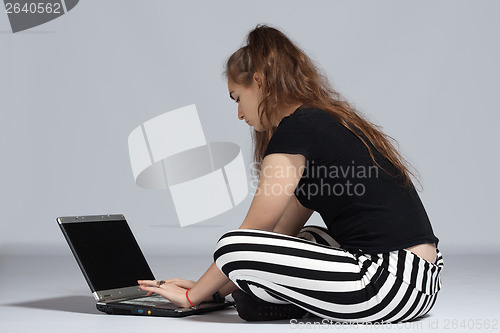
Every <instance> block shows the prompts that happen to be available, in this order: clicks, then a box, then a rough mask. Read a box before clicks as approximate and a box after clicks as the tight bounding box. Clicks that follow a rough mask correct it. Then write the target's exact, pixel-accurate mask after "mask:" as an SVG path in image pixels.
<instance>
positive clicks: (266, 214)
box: [139, 154, 312, 307]
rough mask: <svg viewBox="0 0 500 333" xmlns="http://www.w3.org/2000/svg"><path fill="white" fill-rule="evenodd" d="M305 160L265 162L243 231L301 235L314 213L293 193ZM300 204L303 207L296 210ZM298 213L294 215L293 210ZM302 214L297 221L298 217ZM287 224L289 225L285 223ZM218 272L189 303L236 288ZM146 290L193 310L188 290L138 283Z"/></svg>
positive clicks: (288, 157)
mask: <svg viewBox="0 0 500 333" xmlns="http://www.w3.org/2000/svg"><path fill="white" fill-rule="evenodd" d="M304 166H305V158H304V156H302V155H298V154H294V155H292V154H270V155H268V156H266V157H265V158H264V160H263V161H262V167H261V175H260V178H259V185H258V187H257V191H256V193H255V196H254V198H253V200H252V203H251V205H250V208H249V210H248V213H247V215H246V217H245V219H244V220H243V223H242V224H241V226H240V229H258V230H268V231H276V232H281V233H284V234H293V233H295V232H296V233H298V231H299V230H300V228H301V227H302V226H303V225H304V224H305V222H306V221H307V219H308V218H309V217H310V216H311V214H312V211H311V210H308V209H306V208H305V207H302V208H300V206H301V205H300V203H299V202H298V201H297V200H296V198H295V195H294V190H295V188H296V187H297V184H298V183H299V181H300V178H301V177H302V173H303V171H304ZM296 204H299V205H300V206H297V205H296ZM294 205H296V207H298V208H296V209H297V210H296V211H295V212H294V208H293V206H294ZM296 212H299V213H300V214H302V213H303V215H300V216H299V217H297V216H296V215H295V214H296ZM285 221H286V222H285ZM228 282H230V280H229V279H228V278H227V276H225V275H224V274H223V273H222V272H221V271H220V270H219V268H218V267H217V266H216V265H215V263H212V265H211V266H210V268H209V269H208V270H207V271H206V272H205V274H203V276H202V277H201V278H200V279H199V280H198V282H196V284H195V285H194V286H193V287H192V288H191V290H190V291H189V299H190V300H191V302H192V303H193V304H199V303H201V302H202V301H203V300H206V299H208V298H209V297H210V296H211V295H212V294H214V293H215V292H216V291H217V290H219V289H221V288H223V287H224V288H223V289H224V291H225V292H226V291H227V292H228V293H229V292H230V291H231V290H232V289H234V285H231V284H228ZM139 284H140V285H141V288H142V289H143V290H146V291H149V292H154V293H158V294H160V295H162V296H164V297H165V298H167V299H169V300H170V301H172V302H173V303H175V304H177V305H179V306H184V307H187V306H190V304H189V302H188V300H187V299H186V294H185V293H186V289H185V288H182V287H180V286H178V285H175V284H173V283H166V284H164V285H162V286H161V288H159V287H157V286H156V282H155V281H149V280H148V281H144V280H141V281H139Z"/></svg>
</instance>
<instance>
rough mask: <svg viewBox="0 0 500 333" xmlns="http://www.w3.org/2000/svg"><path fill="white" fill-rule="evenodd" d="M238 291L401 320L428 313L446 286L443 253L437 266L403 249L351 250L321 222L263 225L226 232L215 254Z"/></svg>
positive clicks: (315, 310) (339, 317) (341, 317)
mask: <svg viewBox="0 0 500 333" xmlns="http://www.w3.org/2000/svg"><path fill="white" fill-rule="evenodd" d="M214 260H215V263H216V265H217V267H219V269H220V270H221V271H222V272H223V273H224V274H225V275H226V276H228V277H229V279H230V280H231V281H233V282H234V283H235V284H236V285H237V286H238V287H239V288H240V289H242V290H243V291H245V292H247V293H250V294H253V295H255V296H256V297H258V298H260V299H262V300H264V301H267V302H271V303H293V304H295V305H297V306H299V307H301V308H304V309H306V310H307V311H308V312H310V313H312V314H314V315H317V316H319V317H321V318H326V319H330V320H333V321H338V322H351V323H368V322H382V323H397V322H405V321H410V320H412V319H415V318H418V317H421V316H423V315H425V314H426V313H427V312H429V311H430V309H431V308H432V307H433V305H434V303H435V302H436V298H437V293H438V291H439V290H440V289H441V280H440V272H441V270H442V268H443V257H442V255H441V253H440V252H439V250H437V257H436V260H435V261H434V263H431V262H429V261H427V260H424V259H422V258H420V257H419V256H417V255H415V254H413V253H412V252H410V251H408V250H406V249H403V250H396V251H392V252H387V253H381V254H371V255H370V254H358V253H350V252H348V251H347V250H344V249H342V248H340V245H339V244H338V243H337V242H336V241H335V240H334V239H333V238H332V237H331V236H330V235H329V234H328V233H327V230H326V229H324V228H321V227H315V226H307V227H304V228H303V229H302V230H301V232H300V234H299V235H298V237H291V236H286V235H281V234H277V233H273V232H268V231H261V230H245V229H240V230H234V231H230V232H227V233H226V234H224V235H223V236H222V237H221V239H220V240H219V242H218V243H217V247H216V250H215V253H214Z"/></svg>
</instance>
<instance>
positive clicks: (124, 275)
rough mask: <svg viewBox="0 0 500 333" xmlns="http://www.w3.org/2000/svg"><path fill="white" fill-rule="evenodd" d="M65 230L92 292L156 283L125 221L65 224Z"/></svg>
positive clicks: (63, 226) (62, 225)
mask: <svg viewBox="0 0 500 333" xmlns="http://www.w3.org/2000/svg"><path fill="white" fill-rule="evenodd" d="M61 227H62V228H63V230H64V231H65V233H66V237H67V238H68V241H69V242H70V244H71V245H72V246H73V251H74V254H75V256H76V257H77V259H78V260H79V261H80V265H81V266H82V270H83V271H84V273H86V275H87V280H88V282H89V284H90V285H91V287H90V289H92V292H94V291H100V290H109V289H115V288H123V287H130V286H135V285H137V280H154V276H153V273H152V272H151V269H150V268H149V266H148V264H147V262H146V259H145V258H144V255H143V254H142V251H141V249H140V248H139V245H138V244H137V241H136V240H135V238H134V235H133V234H132V231H131V230H130V228H129V226H128V224H127V222H126V221H125V220H121V221H99V222H78V223H63V224H61Z"/></svg>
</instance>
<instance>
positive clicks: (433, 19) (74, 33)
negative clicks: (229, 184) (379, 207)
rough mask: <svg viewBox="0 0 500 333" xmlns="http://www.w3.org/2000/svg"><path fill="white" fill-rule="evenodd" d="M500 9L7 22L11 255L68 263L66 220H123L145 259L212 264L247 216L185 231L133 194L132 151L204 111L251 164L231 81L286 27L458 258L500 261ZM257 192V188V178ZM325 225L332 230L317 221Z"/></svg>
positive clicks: (158, 200)
mask: <svg viewBox="0 0 500 333" xmlns="http://www.w3.org/2000/svg"><path fill="white" fill-rule="evenodd" d="M499 10H500V3H499V2H497V1H418V2H417V1H413V2H410V1H307V2H306V1H272V2H268V1H252V2H235V1H177V2H170V1H168V2H167V1H159V0H158V1H144V2H142V1H125V0H115V1H109V0H108V1H96V0H93V1H90V0H87V1H81V2H80V3H79V4H78V5H77V6H76V7H75V8H74V9H73V10H72V11H71V12H69V13H67V14H66V15H63V16H62V17H60V18H58V19H56V20H54V21H51V22H48V23H46V24H44V25H42V26H39V27H35V28H33V29H30V30H27V31H25V32H20V33H16V34H13V33H12V32H11V30H10V26H9V22H8V19H7V15H5V14H3V13H0V45H1V52H0V66H1V70H0V101H1V107H0V112H1V118H0V119H1V122H0V123H1V126H2V129H1V131H0V147H1V158H2V163H0V175H1V177H2V178H1V187H0V202H1V221H0V223H1V225H0V227H1V229H0V253H1V254H3V255H17V254H19V255H22V254H33V253H36V254H42V255H43V254H47V255H53V254H59V253H62V254H68V253H69V249H68V246H67V245H66V243H65V241H64V239H63V237H62V234H61V232H60V231H59V228H58V226H57V224H56V222H55V218H56V217H57V216H65V215H83V214H102V213H123V214H125V216H126V217H127V219H128V221H129V223H130V225H131V227H132V229H133V231H134V233H135V234H136V237H137V238H138V240H139V243H140V244H141V246H142V247H143V249H144V252H146V255H147V256H148V255H153V254H154V255H165V254H174V255H175V254H177V253H183V254H206V253H210V252H211V251H212V250H213V248H214V245H215V242H216V241H217V239H218V237H219V236H220V235H221V234H222V233H223V232H224V231H226V230H230V229H233V228H237V227H238V226H239V225H240V223H241V222H242V221H243V219H244V217H245V215H246V213H247V211H248V207H249V206H250V203H251V200H252V195H251V194H249V196H248V197H247V199H246V200H245V201H244V202H243V203H242V204H240V205H239V206H237V207H236V208H235V209H233V210H231V211H229V212H226V213H224V214H222V215H219V216H217V217H214V218H212V219H210V220H207V221H205V222H204V223H201V224H199V225H195V226H191V227H186V228H180V227H179V226H178V221H177V216H176V213H175V209H174V206H173V203H172V201H171V197H170V194H169V192H168V191H160V190H156V191H155V190H144V189H141V188H139V187H138V186H136V185H135V183H134V180H133V176H132V171H131V168H130V162H129V156H128V147H127V137H128V135H129V133H130V132H131V131H132V130H133V129H134V128H135V127H136V126H138V125H139V124H141V123H143V122H144V121H146V120H148V119H150V118H152V117H154V116H157V115H159V114H162V113H164V112H166V111H169V110H172V109H175V108H178V107H182V106H185V105H189V104H192V103H195V104H196V106H197V108H198V112H199V115H200V118H201V121H202V124H203V126H204V131H205V136H206V138H207V140H208V141H231V142H235V143H237V144H239V145H240V146H241V147H242V150H243V153H244V158H245V162H246V163H247V164H249V162H250V157H251V150H250V149H251V146H250V144H251V141H250V129H249V128H248V126H247V125H246V124H245V123H244V122H241V121H238V119H237V109H236V105H235V104H234V102H232V101H230V100H229V98H228V92H227V86H226V82H225V80H224V78H223V77H222V75H221V73H222V70H223V65H224V62H225V60H226V59H227V57H228V56H229V55H230V54H231V53H232V52H233V51H235V50H236V49H237V48H238V47H240V46H241V45H242V43H243V41H244V38H245V36H246V34H247V32H248V31H249V30H251V29H252V28H253V27H254V26H255V25H256V24H257V23H268V24H270V25H273V26H276V27H278V28H281V29H282V30H283V31H284V32H285V33H287V34H288V35H289V36H290V37H291V38H292V39H293V40H294V41H296V42H297V43H298V44H299V45H300V46H301V47H302V48H303V49H304V50H305V51H306V53H307V54H308V55H309V56H310V57H312V58H313V59H314V60H315V61H317V63H318V64H319V65H320V66H321V68H322V69H323V70H324V72H325V73H326V74H327V75H328V77H329V78H330V80H331V82H332V84H333V85H334V87H335V88H337V89H338V90H339V92H340V93H342V94H343V95H344V96H346V97H347V98H348V99H349V100H350V101H351V102H352V103H353V104H354V105H355V106H357V107H358V108H359V109H360V110H361V111H362V112H363V113H364V114H366V116H367V117H368V119H370V120H372V121H374V122H375V123H376V124H378V125H381V126H382V127H383V129H384V130H385V132H386V133H387V134H389V135H391V136H393V137H394V138H395V139H396V140H398V142H399V144H400V149H401V151H402V152H403V154H404V155H405V156H406V157H407V159H408V160H409V161H410V162H411V163H412V164H413V166H414V167H415V168H416V169H417V170H418V171H419V172H420V176H421V178H420V179H421V181H422V184H423V189H424V191H423V192H420V196H421V198H422V201H423V203H424V205H425V207H426V209H427V212H428V215H429V217H430V219H431V222H432V224H433V228H434V232H435V234H436V236H437V237H438V238H439V239H440V246H439V248H440V250H441V251H442V252H443V254H445V253H446V252H448V253H451V252H454V253H482V252H495V253H500V245H499V242H498V241H497V234H498V232H499V227H498V222H499V221H498V220H499V218H498V199H499V195H498V188H499V185H500V183H499V180H498V177H497V174H498V171H497V168H498V162H499V157H498V148H497V142H498V139H497V138H496V131H497V127H498V124H499V120H500V116H499V112H498V102H497V100H496V96H498V88H499V84H498V82H499V77H500V65H499V62H498V59H500V46H499V44H498V43H497V42H496V41H497V39H498V31H500V23H499V21H498V19H497V18H498V17H497V14H498V13H499V12H500V11H499ZM249 182H250V179H249ZM312 223H314V224H321V218H320V217H319V215H317V214H314V215H313V217H312Z"/></svg>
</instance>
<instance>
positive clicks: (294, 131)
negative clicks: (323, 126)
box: [263, 111, 314, 160]
mask: <svg viewBox="0 0 500 333" xmlns="http://www.w3.org/2000/svg"><path fill="white" fill-rule="evenodd" d="M296 112H297V111H296ZM313 148H314V129H313V126H312V124H311V122H310V121H309V120H308V117H305V116H304V113H299V114H295V113H294V114H292V115H290V116H287V117H284V118H283V119H282V120H281V122H280V124H279V125H278V128H277V129H276V131H275V132H274V133H273V135H272V136H271V139H270V140H269V143H268V145H267V148H266V151H265V152H264V156H263V157H266V156H267V155H269V154H273V153H286V154H300V155H303V156H304V157H305V158H306V160H312V159H313V158H314V152H313Z"/></svg>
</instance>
